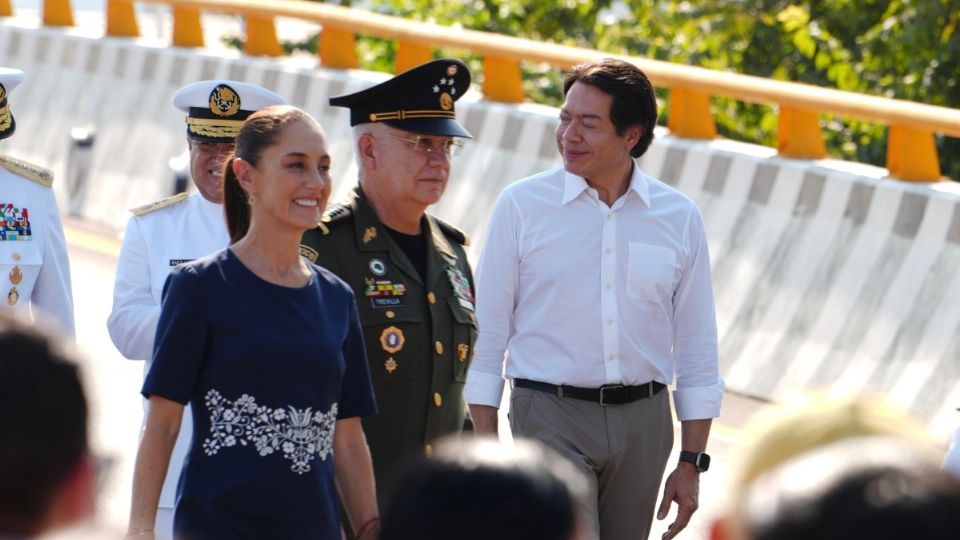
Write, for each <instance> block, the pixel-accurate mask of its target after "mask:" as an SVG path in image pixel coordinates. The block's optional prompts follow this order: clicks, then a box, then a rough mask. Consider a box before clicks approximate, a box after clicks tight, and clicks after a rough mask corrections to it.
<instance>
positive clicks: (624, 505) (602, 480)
mask: <svg viewBox="0 0 960 540" xmlns="http://www.w3.org/2000/svg"><path fill="white" fill-rule="evenodd" d="M512 392H513V393H512V396H511V398H510V428H511V430H512V431H513V434H514V436H516V437H526V438H530V439H535V440H538V441H540V442H542V443H544V444H546V445H547V446H549V447H551V448H553V449H554V450H556V451H558V452H559V453H560V454H561V455H563V456H564V457H566V458H567V459H569V460H570V461H571V462H573V464H574V465H576V466H577V468H578V469H580V471H581V472H583V474H584V475H585V476H586V477H587V480H588V481H589V483H590V488H591V490H592V494H591V495H592V496H591V500H590V501H588V505H589V506H588V508H587V511H588V516H590V518H591V519H592V520H593V527H594V530H595V531H597V533H598V536H599V538H600V540H637V539H645V538H647V536H648V535H649V534H650V526H651V523H652V521H653V514H654V511H655V510H656V505H657V498H658V496H659V491H660V482H661V480H662V479H663V472H664V468H665V467H666V464H667V459H668V458H669V455H670V450H671V449H672V448H673V417H672V413H671V411H670V397H669V391H667V390H666V389H664V390H661V391H660V392H659V393H658V394H657V395H655V396H653V397H652V398H649V399H641V400H637V401H634V402H633V403H627V404H625V405H608V406H606V407H601V406H600V404H599V403H593V402H589V401H583V400H578V399H571V398H565V399H560V398H559V397H557V396H556V395H553V394H549V393H547V392H541V391H539V390H532V389H529V388H514V389H513V391H512Z"/></svg>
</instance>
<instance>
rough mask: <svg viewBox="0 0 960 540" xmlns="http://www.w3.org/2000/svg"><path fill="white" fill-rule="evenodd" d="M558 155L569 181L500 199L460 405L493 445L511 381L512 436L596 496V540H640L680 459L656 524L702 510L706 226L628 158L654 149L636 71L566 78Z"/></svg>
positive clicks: (594, 71)
mask: <svg viewBox="0 0 960 540" xmlns="http://www.w3.org/2000/svg"><path fill="white" fill-rule="evenodd" d="M564 95H565V101H564V104H563V107H562V108H561V111H560V124H559V126H558V128H557V146H558V148H559V150H560V152H561V154H562V156H563V161H564V168H562V169H555V170H551V171H546V172H544V173H540V174H538V175H535V176H532V177H530V178H527V179H524V180H521V181H520V182H517V183H515V184H513V185H511V186H509V187H508V188H506V189H505V190H504V191H503V193H501V194H500V197H499V198H498V200H497V203H496V206H495V208H494V211H493V215H492V216H491V219H490V229H489V231H488V235H487V239H486V242H485V244H484V248H483V253H482V255H481V257H480V262H479V265H478V267H477V319H478V323H479V327H480V335H479V338H478V340H477V346H476V352H475V354H476V356H475V357H474V361H473V365H472V366H471V367H470V372H469V376H468V379H467V385H466V389H465V391H464V397H465V398H466V401H467V403H468V404H470V411H471V414H472V416H473V421H474V427H475V429H476V431H478V432H485V433H496V431H497V415H496V412H497V409H496V408H497V407H498V406H499V404H500V399H501V396H502V392H503V376H502V375H501V373H502V372H503V371H502V370H503V366H504V355H505V353H506V352H507V351H509V357H508V359H507V361H506V371H505V376H506V378H508V379H512V380H513V384H514V389H513V393H512V396H511V405H510V423H511V428H512V430H513V433H514V434H515V435H517V436H523V437H531V438H534V439H538V440H540V441H542V442H544V443H546V444H547V445H549V446H551V447H553V448H554V449H556V450H558V451H559V452H560V453H561V454H563V455H564V456H566V457H567V458H569V459H570V460H571V461H572V462H573V463H574V464H575V465H577V466H578V467H579V468H580V469H581V470H582V471H583V472H584V473H585V474H586V475H587V476H588V477H589V478H590V480H591V481H592V489H593V493H594V497H593V498H592V499H591V504H592V505H593V507H592V508H591V509H590V510H591V515H592V516H593V520H594V523H593V525H594V527H595V528H596V530H597V531H598V533H599V537H600V538H602V539H603V540H626V539H636V538H646V537H647V536H648V534H649V531H650V526H651V522H652V518H653V513H654V509H655V508H656V506H657V494H658V493H657V492H658V490H659V486H660V481H661V479H662V478H663V473H664V469H665V467H666V464H667V461H668V458H669V454H670V451H671V447H672V443H673V424H672V415H671V410H670V401H669V395H668V394H669V393H668V392H665V391H663V390H664V387H665V385H667V384H670V383H672V382H673V381H674V377H676V383H677V384H676V391H675V392H674V401H675V404H676V409H677V416H678V417H679V419H680V421H681V425H682V427H681V433H682V444H681V450H682V452H681V454H680V456H679V460H678V463H677V467H676V469H675V470H674V471H673V472H672V473H671V474H670V476H669V477H668V479H667V482H666V485H665V490H664V493H663V499H662V503H661V504H660V507H659V511H658V512H657V515H658V518H659V519H664V518H665V517H666V515H667V513H668V511H669V509H670V506H671V503H672V502H676V503H677V505H678V511H677V516H676V519H675V521H674V522H673V523H672V524H671V525H670V527H669V532H667V533H666V534H665V535H664V538H672V537H674V536H676V534H677V533H679V532H680V531H681V530H682V529H683V528H684V527H685V526H686V524H687V522H688V521H689V519H690V516H691V514H692V513H693V512H694V511H695V510H696V508H697V497H698V489H699V475H700V472H702V471H705V470H706V469H707V468H708V466H709V456H707V455H706V454H705V453H704V451H705V449H706V446H707V437H708V435H709V432H710V424H711V421H712V418H715V417H716V416H718V415H719V413H720V402H721V400H722V396H723V390H724V385H723V381H722V380H721V379H720V376H719V367H718V362H717V337H716V321H715V316H714V306H713V289H712V284H711V278H710V261H709V255H708V253H707V240H706V235H705V233H704V225H703V220H702V217H701V216H700V213H699V211H698V210H697V208H696V207H695V206H694V204H693V203H692V202H691V201H690V200H689V199H687V198H686V197H685V196H683V195H682V194H680V193H679V192H678V191H676V190H675V189H673V188H671V187H669V186H667V185H665V184H663V183H662V182H660V181H658V180H656V179H654V178H651V177H649V176H647V175H646V174H644V173H643V172H642V171H641V170H640V169H639V168H638V167H637V165H636V163H635V162H634V159H633V158H637V157H640V156H641V155H643V153H644V152H645V151H646V149H647V148H648V147H649V145H650V142H651V141H652V140H653V128H654V125H655V123H656V116H657V108H656V98H655V96H654V92H653V87H652V85H651V84H650V81H649V80H648V79H647V78H646V76H645V75H644V74H643V73H642V72H641V71H640V70H639V69H637V68H636V67H635V66H633V65H631V64H628V63H626V62H622V61H619V60H603V61H598V62H594V63H589V64H584V65H580V66H577V67H575V68H574V69H573V70H572V71H571V72H570V73H569V75H568V76H567V79H566V81H565V84H564Z"/></svg>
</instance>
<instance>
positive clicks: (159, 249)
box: [107, 193, 230, 508]
mask: <svg viewBox="0 0 960 540" xmlns="http://www.w3.org/2000/svg"><path fill="white" fill-rule="evenodd" d="M229 244H230V235H229V233H228V232H227V225H226V221H225V219H224V216H223V206H221V205H219V204H214V203H211V202H210V201H207V200H206V199H204V198H203V196H201V195H200V194H199V193H193V194H192V195H190V196H185V195H177V196H174V197H171V198H169V199H164V200H163V201H159V202H157V203H154V204H152V205H148V206H146V207H141V208H140V209H137V210H134V215H133V216H132V217H131V218H130V220H129V221H128V222H127V232H126V234H125V235H124V237H123V246H122V247H121V248H120V258H119V260H118V261H117V277H116V281H115V283H114V286H113V310H112V311H111V312H110V317H109V318H108V319H107V329H108V330H109V331H110V339H112V340H113V344H114V345H116V347H117V349H118V350H119V351H120V353H121V354H122V355H123V356H125V357H126V358H128V359H130V360H146V362H145V365H144V369H143V374H144V376H146V374H147V372H148V371H150V365H151V363H152V356H153V340H154V335H155V334H156V331H157V321H158V320H159V319H160V300H161V298H160V295H161V293H162V292H163V284H164V282H166V280H167V276H168V275H170V271H171V270H172V269H173V267H174V266H176V265H178V264H180V263H183V262H187V261H192V260H194V259H198V258H200V257H203V256H206V255H209V254H211V253H213V252H215V251H217V250H220V249H223V248H225V247H227V246H228V245H229ZM144 410H146V401H144ZM192 431H193V420H192V418H191V416H190V408H189V407H186V408H185V409H184V414H183V421H182V422H181V424H180V434H179V435H178V436H177V443H176V445H175V446H174V448H173V454H172V455H171V457H170V466H169V467H168V468H167V477H166V479H165V480H164V482H163V491H162V492H161V494H160V507H161V508H173V507H174V504H175V498H176V493H177V482H178V480H179V479H180V469H181V468H182V466H183V460H184V458H185V457H186V455H187V453H188V451H189V450H190V437H191V433H192Z"/></svg>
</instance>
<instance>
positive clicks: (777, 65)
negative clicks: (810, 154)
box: [314, 0, 960, 179]
mask: <svg viewBox="0 0 960 540" xmlns="http://www.w3.org/2000/svg"><path fill="white" fill-rule="evenodd" d="M339 3H348V2H339ZM354 6H355V7H357V6H360V7H364V8H367V9H371V10H374V11H377V12H380V13H388V14H393V15H397V16H401V17H405V18H409V19H414V20H421V21H428V22H433V23H436V24H440V25H454V26H461V27H463V28H470V29H475V30H482V31H488V32H496V33H501V34H506V35H512V36H518V37H525V38H529V39H534V40H539V41H547V42H552V43H559V44H565V45H576V46H584V47H591V48H596V49H599V50H604V51H609V52H612V53H617V54H630V55H636V56H644V57H649V58H656V59H659V60H666V61H670V62H678V63H683V64H688V65H696V66H702V67H706V68H711V69H718V70H724V71H734V72H738V73H746V74H750V75H757V76H761V77H768V78H773V79H781V80H787V81H795V82H802V83H807V84H813V85H817V86H825V87H832V88H839V89H841V90H850V91H854V92H861V93H866V94H874V95H881V96H886V97H892V98H899V99H908V100H913V101H919V102H923V103H929V104H933V105H942V106H946V107H953V108H957V107H960V84H958V78H960V32H958V22H960V21H958V19H960V2H958V1H957V0H633V1H629V2H614V1H612V0H597V1H589V0H366V1H364V2H354ZM314 46H315V45H314ZM359 53H360V61H361V64H362V65H363V66H364V67H367V68H371V69H380V70H390V69H391V68H392V62H393V57H394V54H395V44H393V43H391V42H387V41H383V40H378V39H374V38H366V37H363V38H362V39H361V51H359ZM437 54H438V55H441V54H455V55H457V56H461V57H465V58H466V59H467V60H468V63H470V64H471V68H473V71H474V73H476V74H478V75H477V79H478V80H479V81H482V64H481V59H479V58H477V57H475V56H470V55H469V53H468V52H467V51H455V50H452V51H437ZM521 68H522V71H523V75H524V81H525V90H526V93H527V96H528V97H529V98H530V99H532V100H534V101H539V102H543V103H550V104H558V103H559V102H560V101H561V98H562V96H561V90H560V81H561V80H562V74H560V73H559V72H558V71H557V70H555V69H552V68H550V67H549V66H543V65H532V64H523V65H522V66H521ZM654 83H656V81H654ZM661 97H662V98H664V99H669V96H668V94H666V93H664V94H662V95H661ZM714 110H715V117H716V122H717V127H718V130H719V131H720V133H721V134H722V135H724V136H726V137H730V138H734V139H739V140H746V141H751V142H757V143H761V144H766V145H773V144H775V141H776V129H777V117H776V110H775V108H774V107H771V106H767V105H756V104H748V103H742V102H738V101H735V100H732V99H728V98H723V97H716V98H714ZM822 118H823V120H822V121H823V124H824V134H825V137H826V139H827V141H826V142H827V148H828V151H829V152H830V154H831V155H832V156H834V157H837V158H842V159H851V160H856V161H861V162H867V163H874V164H878V165H881V166H882V165H884V164H885V156H886V137H887V128H886V126H883V125H878V124H873V123H867V122H862V121H857V120H852V119H847V118H837V117H833V116H831V115H824V116H823V117H822ZM937 144H938V148H939V154H940V161H941V168H942V170H943V172H944V174H945V175H948V176H950V177H952V178H954V179H960V140H958V139H955V138H947V137H940V138H938V140H937Z"/></svg>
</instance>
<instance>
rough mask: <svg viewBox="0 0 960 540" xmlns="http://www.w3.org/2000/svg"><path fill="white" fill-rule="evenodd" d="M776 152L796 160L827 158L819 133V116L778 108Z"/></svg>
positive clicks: (812, 112)
mask: <svg viewBox="0 0 960 540" xmlns="http://www.w3.org/2000/svg"><path fill="white" fill-rule="evenodd" d="M777 151H779V152H780V155H781V156H785V157H790V158H797V159H820V158H824V157H826V156H827V146H826V144H824V142H823V132H822V131H820V115H819V114H817V113H816V112H814V111H808V110H804V109H797V108H794V107H783V106H781V107H780V125H779V129H778V131H777Z"/></svg>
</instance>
